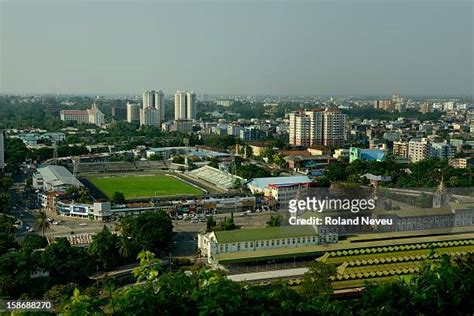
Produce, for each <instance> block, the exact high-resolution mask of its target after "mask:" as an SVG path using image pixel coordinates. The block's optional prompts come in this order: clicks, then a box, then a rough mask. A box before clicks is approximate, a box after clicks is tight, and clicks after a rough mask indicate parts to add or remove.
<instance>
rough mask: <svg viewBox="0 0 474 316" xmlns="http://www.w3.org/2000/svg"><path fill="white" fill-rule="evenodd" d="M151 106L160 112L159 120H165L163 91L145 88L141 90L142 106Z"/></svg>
mask: <svg viewBox="0 0 474 316" xmlns="http://www.w3.org/2000/svg"><path fill="white" fill-rule="evenodd" d="M146 107H152V108H155V109H157V110H158V112H159V113H160V121H164V120H165V94H164V93H163V91H161V90H158V91H155V90H152V91H148V90H146V91H145V92H143V108H146Z"/></svg>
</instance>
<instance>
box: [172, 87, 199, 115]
mask: <svg viewBox="0 0 474 316" xmlns="http://www.w3.org/2000/svg"><path fill="white" fill-rule="evenodd" d="M174 119H175V120H194V119H196V94H195V93H194V91H191V92H187V91H176V93H175V95H174Z"/></svg>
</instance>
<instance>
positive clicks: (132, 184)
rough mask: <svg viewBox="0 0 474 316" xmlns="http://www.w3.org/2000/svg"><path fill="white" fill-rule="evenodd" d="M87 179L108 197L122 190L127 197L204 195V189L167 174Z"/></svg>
mask: <svg viewBox="0 0 474 316" xmlns="http://www.w3.org/2000/svg"><path fill="white" fill-rule="evenodd" d="M87 179H88V180H89V181H90V182H91V183H92V184H93V185H94V186H95V187H96V188H97V189H99V190H100V191H102V193H104V194H105V195H106V196H107V197H108V198H112V196H113V194H114V192H122V193H123V194H124V195H125V198H126V199H135V198H149V197H157V196H177V195H193V196H198V195H202V194H203V193H204V191H202V190H200V189H198V188H196V187H194V186H192V185H190V184H188V183H186V182H184V181H181V180H179V179H177V178H175V177H171V176H166V175H129V176H93V177H87Z"/></svg>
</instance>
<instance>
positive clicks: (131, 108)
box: [127, 103, 140, 123]
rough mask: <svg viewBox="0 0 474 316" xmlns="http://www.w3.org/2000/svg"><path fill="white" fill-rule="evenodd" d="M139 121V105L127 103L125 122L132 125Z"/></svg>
mask: <svg viewBox="0 0 474 316" xmlns="http://www.w3.org/2000/svg"><path fill="white" fill-rule="evenodd" d="M139 120H140V104H134V103H127V122H129V123H132V122H136V121H139Z"/></svg>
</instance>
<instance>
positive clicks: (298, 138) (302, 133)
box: [289, 111, 311, 147]
mask: <svg viewBox="0 0 474 316" xmlns="http://www.w3.org/2000/svg"><path fill="white" fill-rule="evenodd" d="M310 127H311V119H310V117H309V116H308V115H307V114H306V112H304V111H299V112H292V113H290V128H289V131H290V132H289V134H290V139H289V143H290V145H293V146H303V147H309V146H310Z"/></svg>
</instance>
